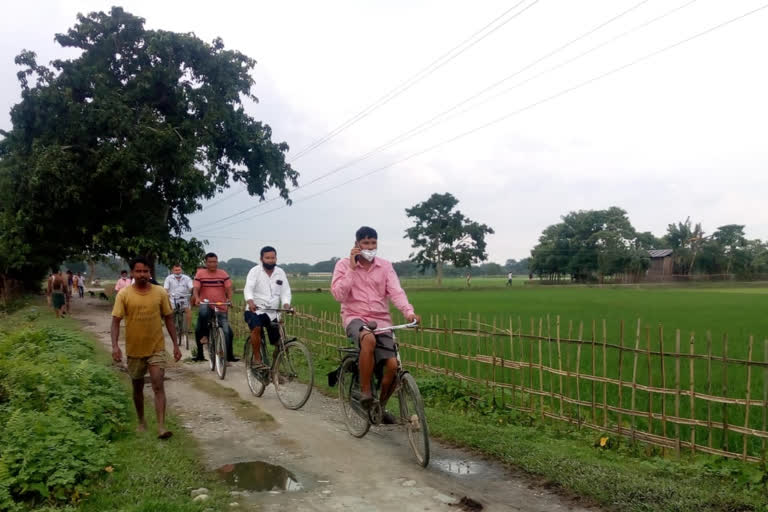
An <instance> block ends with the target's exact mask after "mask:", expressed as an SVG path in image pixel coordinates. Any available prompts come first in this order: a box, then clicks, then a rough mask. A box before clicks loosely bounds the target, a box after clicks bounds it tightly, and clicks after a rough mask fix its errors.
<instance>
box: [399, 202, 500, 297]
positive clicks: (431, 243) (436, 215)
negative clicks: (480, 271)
mask: <svg viewBox="0 0 768 512" xmlns="http://www.w3.org/2000/svg"><path fill="white" fill-rule="evenodd" d="M457 204H459V200H458V199H456V198H455V197H454V196H453V195H451V194H449V193H445V194H432V196H431V197H430V198H429V199H427V200H426V201H424V202H421V203H419V204H417V205H415V206H413V207H411V208H406V209H405V213H406V215H407V216H408V217H409V218H411V219H413V222H414V225H413V226H412V227H410V228H408V229H406V230H405V238H410V239H411V246H412V247H413V248H414V249H417V251H416V252H415V253H414V254H411V255H410V256H409V257H410V258H413V261H414V262H416V263H418V264H419V266H420V267H421V269H422V271H423V270H425V269H427V268H434V269H435V270H436V273H437V284H438V285H442V283H443V265H444V264H445V263H452V264H454V265H455V266H456V267H470V266H471V265H472V264H473V263H477V262H480V261H485V260H486V259H488V254H487V253H486V252H485V247H486V243H485V235H489V234H493V229H491V228H490V227H488V226H487V225H485V224H480V223H479V222H475V221H473V220H470V219H468V218H467V217H466V216H465V215H464V214H463V213H461V212H460V211H459V210H454V208H455V207H456V205H457Z"/></svg>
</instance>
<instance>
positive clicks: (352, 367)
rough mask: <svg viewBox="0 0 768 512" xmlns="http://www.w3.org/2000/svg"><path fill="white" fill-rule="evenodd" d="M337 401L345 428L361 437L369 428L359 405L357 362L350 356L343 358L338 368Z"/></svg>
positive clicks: (369, 424) (364, 413) (369, 425)
mask: <svg viewBox="0 0 768 512" xmlns="http://www.w3.org/2000/svg"><path fill="white" fill-rule="evenodd" d="M336 385H337V386H339V402H341V412H342V414H343V415H344V423H345V424H346V425H347V430H348V431H349V433H350V434H352V435H353V436H355V437H363V436H364V435H365V434H367V433H368V429H369V428H371V423H370V422H369V421H368V414H367V413H366V412H365V411H363V409H362V407H361V406H360V402H359V397H360V380H359V378H358V373H357V362H356V361H355V360H354V359H352V358H351V357H350V358H347V359H345V360H344V362H343V363H342V364H341V370H339V380H338V382H337V384H336Z"/></svg>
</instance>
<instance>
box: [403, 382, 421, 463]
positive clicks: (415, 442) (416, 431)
mask: <svg viewBox="0 0 768 512" xmlns="http://www.w3.org/2000/svg"><path fill="white" fill-rule="evenodd" d="M398 401H399V402H400V418H401V421H402V422H403V423H404V424H405V430H406V431H407V432H408V443H409V444H410V445H411V450H413V454H414V455H415V456H416V460H417V461H418V462H419V464H420V465H421V466H422V467H427V464H429V428H428V427H427V416H426V415H425V414H424V400H422V398H421V393H420V392H419V387H418V386H417V385H416V379H414V378H413V376H412V375H411V374H410V373H405V374H403V376H402V377H401V383H400V391H399V393H398Z"/></svg>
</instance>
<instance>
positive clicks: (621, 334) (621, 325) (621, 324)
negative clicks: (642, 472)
mask: <svg viewBox="0 0 768 512" xmlns="http://www.w3.org/2000/svg"><path fill="white" fill-rule="evenodd" d="M623 366H624V320H621V321H620V322H619V413H618V414H619V422H618V428H619V438H621V427H622V423H623V422H624V415H623V414H622V413H621V409H622V408H623V407H624V404H623V395H624V393H623V392H622V390H623V389H624V384H623V383H622V368H623Z"/></svg>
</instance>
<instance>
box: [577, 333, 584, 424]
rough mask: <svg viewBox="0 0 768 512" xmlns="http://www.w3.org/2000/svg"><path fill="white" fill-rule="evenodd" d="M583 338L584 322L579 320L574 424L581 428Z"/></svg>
mask: <svg viewBox="0 0 768 512" xmlns="http://www.w3.org/2000/svg"><path fill="white" fill-rule="evenodd" d="M583 339H584V322H583V321H581V322H579V346H578V347H576V422H577V423H576V424H577V425H578V428H579V429H581V381H580V380H579V375H580V373H581V342H582V340H583Z"/></svg>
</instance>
